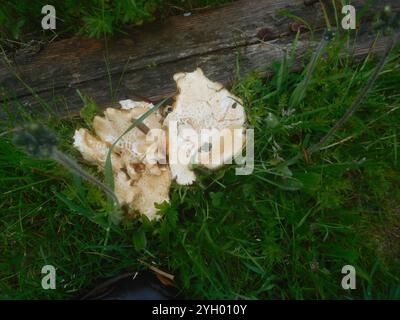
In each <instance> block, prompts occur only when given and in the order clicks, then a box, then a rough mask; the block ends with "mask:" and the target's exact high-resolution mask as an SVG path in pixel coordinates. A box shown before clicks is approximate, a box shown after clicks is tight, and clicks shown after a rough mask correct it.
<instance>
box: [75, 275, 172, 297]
mask: <svg viewBox="0 0 400 320" xmlns="http://www.w3.org/2000/svg"><path fill="white" fill-rule="evenodd" d="M178 295H179V291H178V290H177V289H176V288H175V287H173V286H169V285H166V284H163V283H162V282H161V281H160V280H159V278H157V276H156V275H155V274H154V273H152V272H149V271H141V272H133V273H132V272H130V273H123V274H121V275H118V276H116V277H114V278H111V279H108V280H105V281H103V282H101V283H100V284H99V285H97V286H96V287H95V288H94V289H91V290H89V291H88V292H87V293H85V294H83V295H81V296H79V297H77V299H79V300H173V299H177V298H178Z"/></svg>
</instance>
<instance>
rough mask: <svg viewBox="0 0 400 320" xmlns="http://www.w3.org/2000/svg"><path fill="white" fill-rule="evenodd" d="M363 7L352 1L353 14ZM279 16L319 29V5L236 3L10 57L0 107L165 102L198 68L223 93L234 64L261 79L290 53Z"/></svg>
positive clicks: (306, 44)
mask: <svg viewBox="0 0 400 320" xmlns="http://www.w3.org/2000/svg"><path fill="white" fill-rule="evenodd" d="M366 2H367V1H361V0H358V1H353V3H354V5H355V6H356V7H358V8H361V7H363V6H364V4H365V3H366ZM329 3H330V1H329ZM385 4H391V5H392V7H393V9H394V10H397V11H398V10H400V3H399V2H398V1H397V0H392V1H376V4H373V5H372V7H371V8H370V9H369V11H368V12H370V14H367V15H366V19H368V17H369V16H371V15H372V14H373V13H374V12H376V10H377V9H379V8H382V7H383V6H384V5H385ZM282 10H285V11H287V12H290V13H291V14H293V15H295V16H298V17H301V18H302V19H304V20H306V21H307V23H309V24H310V25H311V26H312V27H313V28H314V29H315V30H316V31H318V30H322V29H323V27H324V25H325V22H324V18H323V14H322V11H321V8H320V5H319V4H315V5H311V6H306V5H304V1H303V0H290V1H289V0H239V1H236V2H233V3H231V4H229V5H225V6H221V7H220V8H216V9H210V10H205V11H201V12H199V13H194V14H192V15H191V16H189V17H184V16H175V17H171V18H169V19H167V20H166V21H164V22H158V23H154V24H151V25H148V26H146V27H143V28H134V29H132V30H129V33H128V35H127V36H124V37H119V38H113V39H109V40H107V42H106V41H104V40H95V39H88V38H84V37H74V38H70V39H65V40H60V41H57V42H54V43H51V44H49V45H48V46H46V47H45V48H43V49H42V50H41V51H39V52H38V53H36V54H35V55H34V56H31V57H29V58H27V59H25V60H24V59H21V58H19V59H17V61H18V63H16V62H15V61H14V60H13V58H12V57H8V58H7V59H5V58H4V57H3V58H2V59H1V63H0V88H2V91H0V94H1V92H2V96H0V104H1V105H2V106H4V105H5V104H8V105H10V104H15V101H18V102H19V103H21V104H22V105H24V108H26V109H29V110H31V111H32V112H40V110H41V106H40V104H41V103H40V101H42V102H43V101H46V103H47V104H48V107H49V108H50V109H52V110H54V111H55V112H56V113H57V114H65V113H76V111H77V110H79V109H80V108H81V106H82V101H81V100H80V98H79V96H78V95H77V92H76V91H77V89H79V90H80V91H81V92H82V93H84V94H86V95H89V96H91V97H93V98H94V99H95V100H96V101H97V103H98V104H99V105H100V106H104V105H107V104H110V103H112V102H113V101H116V100H119V99H124V98H128V97H130V98H135V97H138V98H140V97H146V98H148V99H150V100H157V99H160V98H162V97H165V96H167V95H169V94H171V93H172V92H174V91H175V83H174V81H173V80H172V75H173V74H174V73H176V72H180V71H192V70H194V69H195V68H196V67H198V66H199V67H201V68H203V70H204V71H205V73H206V75H207V76H208V77H210V78H211V79H212V80H216V81H220V82H222V83H223V84H225V85H229V84H230V83H231V82H232V81H233V79H234V78H235V76H236V73H237V72H236V71H237V69H236V66H237V63H239V65H240V74H241V75H244V74H246V73H248V72H249V71H252V70H258V71H259V72H261V73H266V71H267V67H268V66H269V65H270V64H271V62H272V61H274V60H276V59H279V58H280V57H282V55H283V54H284V53H285V51H286V50H288V49H290V46H291V43H292V41H293V37H294V34H295V32H293V30H291V29H292V27H291V23H292V22H293V21H294V20H292V19H291V18H288V17H284V16H282V15H280V14H279V13H280V12H281V11H282ZM331 13H332V12H331ZM365 25H368V22H367V20H366V22H365ZM367 29H368V28H367ZM315 39H317V40H318V39H319V37H318V36H316V37H315ZM373 40H374V38H373V37H371V36H369V35H368V34H367V32H366V33H365V34H364V35H362V36H360V37H358V39H357V42H356V46H355V49H354V52H355V53H356V55H358V56H363V55H365V54H366V53H367V52H368V51H369V48H370V46H371V43H372V42H373ZM384 42H385V40H384V39H381V40H379V41H378V42H377V43H376V45H375V47H374V50H375V51H380V50H382V48H383V46H384ZM314 45H315V41H313V40H312V39H311V37H310V33H307V32H306V33H305V34H304V35H302V37H301V39H300V42H299V44H298V49H297V58H298V67H301V65H302V59H301V58H302V57H303V56H304V54H305V53H306V52H307V50H308V49H310V48H312V47H313V46H314ZM21 80H23V82H22V81H21ZM32 92H35V93H36V95H38V96H40V98H41V99H38V98H37V96H36V95H33V94H32ZM10 93H12V99H10Z"/></svg>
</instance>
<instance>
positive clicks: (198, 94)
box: [164, 68, 246, 185]
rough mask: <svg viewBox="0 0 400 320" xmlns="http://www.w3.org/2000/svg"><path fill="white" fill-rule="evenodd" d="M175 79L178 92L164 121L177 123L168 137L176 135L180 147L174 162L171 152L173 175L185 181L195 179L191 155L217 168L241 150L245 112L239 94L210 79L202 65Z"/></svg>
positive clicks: (185, 182) (179, 74) (179, 180)
mask: <svg viewBox="0 0 400 320" xmlns="http://www.w3.org/2000/svg"><path fill="white" fill-rule="evenodd" d="M174 80H175V81H176V83H177V87H178V90H179V94H178V95H177V96H176V97H175V103H174V104H173V111H172V112H171V113H169V114H168V115H167V117H166V118H165V120H164V125H165V126H166V127H170V128H171V127H172V126H175V129H174V130H175V131H173V132H174V133H176V136H177V137H176V136H175V135H173V136H174V137H171V136H170V137H169V140H170V143H171V139H172V138H174V139H176V145H177V147H178V149H179V151H177V152H178V153H179V154H178V155H177V157H174V160H178V161H174V162H172V161H171V155H170V168H171V173H172V177H173V178H174V179H176V181H177V183H179V184H184V185H186V184H192V183H193V182H194V181H195V179H196V177H195V174H194V173H193V171H192V170H191V164H190V163H187V162H188V161H187V160H188V159H190V160H193V161H194V162H195V163H196V161H197V164H198V165H201V166H203V167H206V168H208V169H216V168H219V167H220V166H222V165H223V164H225V163H227V162H228V161H229V160H230V159H232V158H233V157H234V156H235V155H236V154H237V153H239V152H241V150H242V148H243V144H244V135H243V132H244V124H245V121H246V114H245V111H244V108H243V102H242V100H241V99H240V98H238V97H236V96H234V95H233V94H232V93H230V92H229V91H228V90H226V89H225V88H224V87H223V85H222V84H220V83H217V82H213V81H211V80H209V79H208V78H207V77H205V76H204V74H203V71H202V70H201V69H199V68H197V69H196V70H195V71H194V72H190V73H177V74H175V75H174ZM235 130H236V132H235ZM191 131H192V132H193V133H192V134H190V132H191ZM237 132H239V136H240V139H238V134H237ZM169 133H170V134H171V130H170V132H169ZM199 137H200V138H199ZM234 138H235V139H234ZM179 155H181V156H183V158H185V161H179V160H182V157H181V158H180V157H179ZM177 158H178V159H177Z"/></svg>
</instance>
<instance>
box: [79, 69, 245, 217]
mask: <svg viewBox="0 0 400 320" xmlns="http://www.w3.org/2000/svg"><path fill="white" fill-rule="evenodd" d="M174 80H175V81H176V83H177V87H178V90H179V94H178V95H177V96H176V97H175V102H174V104H173V106H172V107H168V109H171V112H170V113H168V115H167V116H166V117H165V119H163V116H162V115H161V113H160V112H158V111H156V112H154V113H152V114H151V115H150V116H148V117H147V118H146V119H145V120H144V121H143V124H144V125H142V127H140V126H139V127H136V128H134V129H132V130H131V131H129V132H128V133H127V134H125V135H124V136H123V137H122V139H121V140H120V141H119V142H118V143H117V145H116V146H115V147H114V148H113V151H112V165H113V172H114V184H115V194H116V196H117V197H118V200H119V201H120V204H121V205H124V206H125V207H127V208H128V214H132V213H133V212H140V213H141V214H144V215H146V216H147V217H148V218H149V219H150V220H152V219H156V218H158V217H159V216H158V215H157V209H156V207H155V205H156V204H157V203H162V202H163V201H169V189H170V185H171V180H172V179H175V180H176V182H177V183H178V184H182V185H188V184H192V183H193V182H194V181H195V180H196V176H195V174H194V172H193V170H192V164H193V163H197V164H198V165H200V166H203V167H205V168H208V169H216V168H219V167H220V166H222V165H223V164H225V163H229V160H231V159H232V158H233V157H234V156H235V155H236V154H237V153H239V152H241V150H242V148H243V144H244V134H243V132H244V124H245V120H246V116H245V111H244V108H243V105H242V104H243V102H242V101H241V99H240V98H238V97H236V96H234V95H233V94H231V93H230V92H229V91H228V90H226V89H225V88H224V87H223V86H222V85H221V84H219V83H216V82H212V81H211V80H209V79H207V78H206V77H205V76H204V74H203V72H202V71H201V69H197V70H195V71H194V72H191V73H178V74H175V75H174ZM120 104H121V109H114V108H108V109H106V110H105V112H104V117H99V116H96V117H95V118H94V121H93V128H94V133H95V135H92V134H90V133H89V131H88V130H86V129H79V130H77V131H76V132H75V135H74V146H75V147H76V148H77V149H78V150H79V151H80V152H81V153H82V155H83V158H84V159H85V160H87V161H89V162H91V163H93V164H96V165H98V166H99V168H101V169H104V165H105V161H106V157H107V153H108V150H109V148H110V146H111V145H112V144H113V143H114V142H115V141H116V140H117V139H118V138H119V137H120V136H121V135H122V134H123V133H124V132H125V131H126V130H127V129H128V128H129V127H130V126H131V124H132V123H133V122H134V121H135V120H136V119H138V118H139V117H140V116H141V115H143V114H144V113H145V112H147V111H148V110H149V109H150V108H152V107H153V105H152V104H150V103H147V102H143V101H132V100H123V101H120ZM207 130H208V131H207ZM167 136H168V137H167ZM238 137H239V138H240V139H238ZM168 145H169V147H170V148H168V147H167V146H168ZM172 145H174V146H175V147H177V148H175V149H174V148H173V147H172ZM171 147H172V148H171ZM166 150H169V154H168V161H169V162H168V164H165V162H163V161H165V157H166ZM215 155H217V157H215Z"/></svg>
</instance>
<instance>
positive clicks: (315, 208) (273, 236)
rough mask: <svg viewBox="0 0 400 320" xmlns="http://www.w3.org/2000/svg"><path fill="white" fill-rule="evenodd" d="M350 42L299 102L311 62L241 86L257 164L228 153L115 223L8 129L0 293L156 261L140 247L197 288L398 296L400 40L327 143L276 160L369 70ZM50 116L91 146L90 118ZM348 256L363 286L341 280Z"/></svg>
mask: <svg viewBox="0 0 400 320" xmlns="http://www.w3.org/2000/svg"><path fill="white" fill-rule="evenodd" d="M340 46H341V42H340V41H338V42H333V43H332V44H330V45H329V46H328V48H327V50H328V51H329V53H330V54H329V56H324V59H323V60H321V61H319V62H318V64H317V66H316V69H315V71H314V74H313V76H312V77H311V79H310V81H309V83H308V84H307V88H306V89H307V92H306V95H305V98H304V100H301V101H300V102H299V103H298V104H297V105H296V106H295V107H294V109H289V101H290V98H291V93H292V92H293V90H294V88H295V87H296V86H297V85H298V84H299V83H303V84H304V82H302V79H304V76H305V75H303V74H298V73H292V72H289V71H288V64H290V61H285V62H283V61H280V62H279V61H277V62H275V63H274V64H273V66H272V67H271V69H272V71H275V73H274V74H275V75H274V76H273V77H271V78H269V79H262V78H260V77H259V76H258V75H257V74H256V73H253V74H250V75H249V76H247V77H246V78H245V79H238V81H237V83H236V84H235V86H234V88H233V90H234V91H235V93H236V94H238V95H239V96H241V97H242V98H243V99H244V101H245V107H246V109H247V114H248V122H249V126H250V127H253V128H254V129H255V138H256V142H255V156H256V161H255V170H254V172H253V174H252V175H249V176H236V175H235V168H234V167H232V166H227V167H224V168H223V169H221V170H218V171H217V172H213V173H210V174H204V173H199V176H200V178H199V181H198V183H196V185H194V186H191V187H182V186H176V185H174V186H173V189H172V191H171V202H170V204H168V205H167V204H164V205H162V206H161V210H162V212H163V214H164V218H163V219H162V220H161V221H160V222H158V223H155V224H150V223H148V222H146V221H144V222H143V223H142V222H141V221H123V223H122V224H121V225H120V227H118V228H115V229H113V230H111V231H110V232H107V230H106V227H107V225H106V224H104V221H106V220H105V218H106V216H107V199H106V197H105V195H104V194H103V193H102V192H101V191H100V190H98V189H96V188H95V187H93V186H91V185H89V184H87V183H85V182H82V181H81V180H80V179H79V178H76V177H73V176H72V175H71V174H70V173H69V172H68V171H66V170H65V169H64V168H62V167H60V166H59V165H57V164H55V163H54V162H52V161H45V160H37V159H32V158H30V157H28V156H27V155H25V154H23V153H22V152H21V151H19V150H17V149H16V148H15V147H14V146H13V144H12V143H11V142H10V137H9V136H4V135H3V136H2V137H1V138H0V212H1V214H0V298H3V299H5V298H9V299H17V298H18V299H21V298H23V299H25V298H26V299H40V298H50V299H59V298H69V297H73V296H74V295H76V294H77V292H78V291H79V290H80V289H81V288H83V287H87V285H88V284H90V283H92V282H93V281H95V280H96V279H99V278H102V277H107V276H112V275H115V274H116V273H118V272H120V271H122V270H131V271H134V270H138V269H139V270H140V269H143V268H145V267H144V266H143V265H142V264H140V263H139V259H141V260H144V261H146V262H149V263H151V262H154V263H155V265H156V266H158V267H159V268H161V269H163V270H166V271H168V272H170V273H172V274H174V275H175V276H176V280H177V285H178V286H179V287H180V288H183V290H184V291H183V292H184V294H185V296H186V297H190V298H217V299H218V298H258V299H371V298H374V299H399V298H400V278H399V275H400V263H399V262H400V261H399V257H400V243H399V240H398V239H399V237H400V201H399V200H400V173H399V165H400V163H399V141H400V136H399V135H400V126H399V124H400V94H399V87H400V50H399V49H397V50H395V51H394V52H393V53H392V54H391V56H390V60H389V62H388V63H387V65H386V67H385V69H384V72H382V74H381V76H380V78H379V79H378V81H377V83H376V85H375V86H374V88H373V90H372V91H371V92H370V94H369V95H368V96H367V98H366V99H365V100H364V102H363V104H362V107H361V109H360V110H359V111H358V112H356V114H355V115H353V116H352V117H351V119H350V121H349V122H348V123H347V124H346V125H345V126H344V127H343V128H342V129H341V130H340V131H339V132H338V133H337V134H336V135H335V136H334V137H332V139H331V140H330V141H329V142H328V147H327V148H326V149H324V150H322V151H320V152H317V153H315V154H313V155H312V157H311V159H307V161H306V160H301V161H299V162H298V163H296V164H294V165H292V166H290V167H289V168H283V169H282V168H280V167H279V164H280V163H281V162H282V161H283V160H287V159H290V158H292V157H293V156H295V155H296V154H298V153H299V152H302V151H303V150H304V149H305V148H307V147H309V146H310V145H312V144H313V143H316V142H317V141H318V140H319V139H320V138H321V137H322V136H323V135H324V134H325V133H326V132H327V131H328V130H329V128H330V127H331V126H332V125H333V124H334V123H335V122H336V121H337V120H338V119H339V118H340V117H341V115H342V114H343V113H344V112H345V110H346V109H347V108H348V107H349V106H350V105H351V103H352V101H353V100H354V99H355V97H356V95H357V93H358V92H359V91H360V90H361V89H362V87H363V85H364V84H365V82H366V81H367V79H368V78H369V76H370V75H371V73H372V71H373V68H374V66H375V61H374V60H373V59H370V58H368V59H367V60H365V61H358V62H357V61H353V60H352V59H351V58H349V57H343V58H339V57H338V52H339V48H340ZM270 114H272V116H271V115H270ZM271 119H273V121H272V120H271ZM277 121H279V123H278V124H277ZM271 124H274V125H271ZM14 125H16V120H15V122H13V121H12V120H10V122H8V123H3V128H12V127H13V126H14ZM48 125H49V126H50V127H52V128H53V129H54V130H55V131H56V132H57V134H58V135H59V137H60V139H61V146H60V148H61V149H62V150H64V151H66V152H68V153H70V154H72V155H73V156H74V157H76V158H77V159H81V158H80V156H79V154H78V152H77V151H75V150H73V149H72V147H71V142H72V135H73V131H74V129H75V128H78V127H80V126H82V125H84V121H83V120H62V121H61V120H57V119H50V120H49V123H48ZM82 164H83V162H82ZM83 165H84V164H83ZM86 168H87V169H88V170H89V171H90V172H92V173H94V174H98V173H96V170H95V168H93V167H89V166H86ZM100 177H101V176H100ZM45 264H52V265H54V266H55V267H56V269H57V289H56V290H48V291H46V290H43V289H42V288H41V276H42V275H41V273H40V272H41V268H42V266H43V265H45ZM348 264H350V265H353V266H355V267H356V271H357V289H356V290H350V291H346V290H343V289H342V287H341V279H342V276H343V275H342V274H341V269H342V267H343V266H344V265H348Z"/></svg>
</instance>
